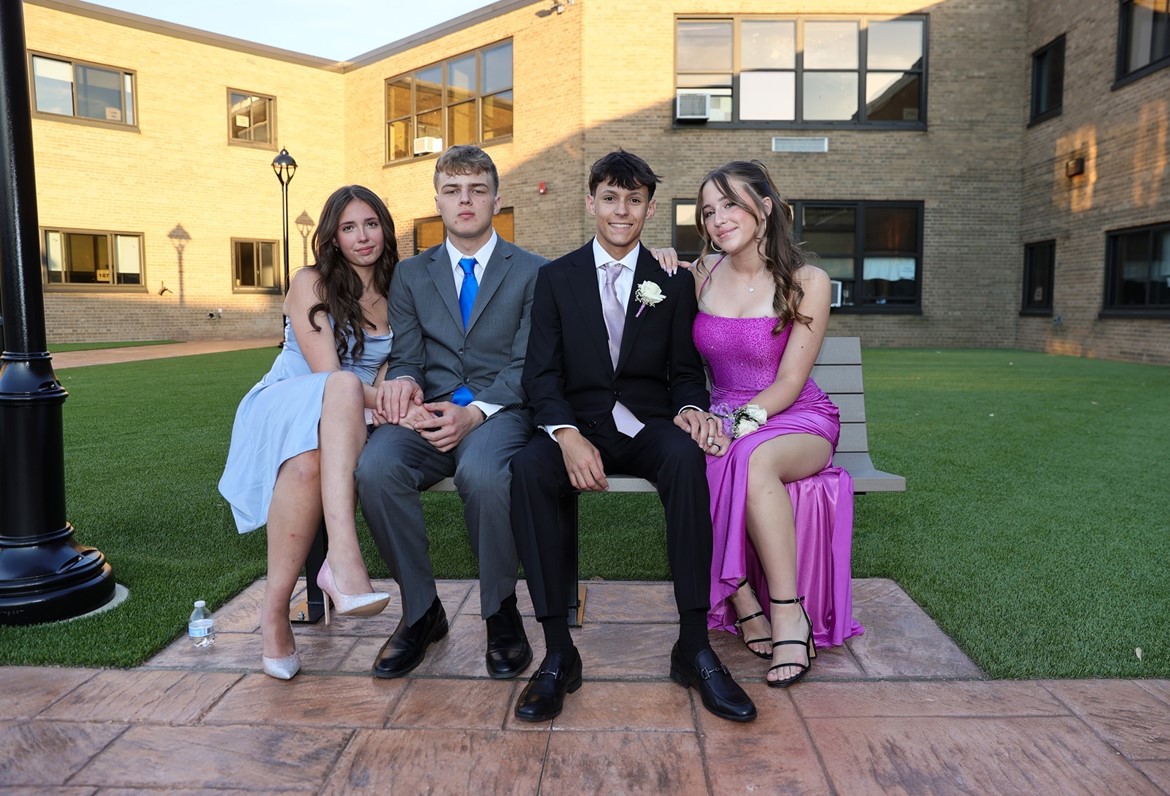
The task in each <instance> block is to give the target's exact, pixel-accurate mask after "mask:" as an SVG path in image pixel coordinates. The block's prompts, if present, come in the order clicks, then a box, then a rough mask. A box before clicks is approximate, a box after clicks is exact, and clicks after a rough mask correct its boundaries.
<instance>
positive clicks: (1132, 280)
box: [1105, 224, 1170, 315]
mask: <svg viewBox="0 0 1170 796" xmlns="http://www.w3.org/2000/svg"><path fill="white" fill-rule="evenodd" d="M1105 310H1106V311H1109V310H1113V311H1115V312H1117V313H1120V314H1132V313H1138V312H1143V311H1144V312H1147V313H1148V312H1151V311H1152V312H1154V313H1155V314H1157V315H1170V224H1159V225H1157V226H1152V227H1142V228H1138V229H1129V230H1123V231H1120V232H1111V233H1109V234H1108V236H1107V237H1106V250H1105Z"/></svg>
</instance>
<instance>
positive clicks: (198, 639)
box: [187, 600, 215, 650]
mask: <svg viewBox="0 0 1170 796" xmlns="http://www.w3.org/2000/svg"><path fill="white" fill-rule="evenodd" d="M187 637H188V638H189V639H191V646H193V647H194V648H195V649H197V650H198V649H206V648H207V647H210V646H211V645H212V644H214V643H215V620H214V619H212V618H211V613H210V612H209V611H208V610H207V603H206V602H204V601H203V600H196V601H195V610H194V611H192V612H191V619H190V620H188V622H187Z"/></svg>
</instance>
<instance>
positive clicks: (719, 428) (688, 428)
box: [674, 409, 731, 456]
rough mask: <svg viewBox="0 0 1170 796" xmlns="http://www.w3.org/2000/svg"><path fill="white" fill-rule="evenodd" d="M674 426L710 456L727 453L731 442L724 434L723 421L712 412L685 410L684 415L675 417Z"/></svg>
mask: <svg viewBox="0 0 1170 796" xmlns="http://www.w3.org/2000/svg"><path fill="white" fill-rule="evenodd" d="M674 424H675V425H676V426H678V427H679V428H681V429H682V430H683V431H685V432H687V434H689V435H690V436H691V439H693V440H694V441H695V444H696V445H698V446H699V447H700V448H702V449H703V452H704V453H706V454H708V455H709V456H722V455H724V454H725V453H727V448H728V446H729V445H730V444H731V440H730V439H729V438H728V436H727V435H726V434H724V433H723V421H722V420H720V419H719V418H718V417H717V416H715V415H713V414H711V413H710V412H702V411H700V410H698V409H685V410H683V412H682V414H679V415H675V418H674Z"/></svg>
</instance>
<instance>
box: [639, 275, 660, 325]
mask: <svg viewBox="0 0 1170 796" xmlns="http://www.w3.org/2000/svg"><path fill="white" fill-rule="evenodd" d="M634 298H636V299H637V300H638V303H639V304H641V305H642V306H641V307H638V311H637V312H636V313H634V317H635V318H637V317H639V316H640V315H641V314H642V310H644V309H646V308H647V307H653V306H654V305H655V304H657V303H658V302H660V301H662V300H663V299H664V298H666V296H665V295H663V293H662V288H660V287H659V286H658V283H657V282H651V281H649V280H647V281H645V282H643V283H642V284H640V285H638V292H637V293H635V294H634Z"/></svg>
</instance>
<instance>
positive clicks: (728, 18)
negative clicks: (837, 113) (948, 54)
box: [671, 14, 930, 130]
mask: <svg viewBox="0 0 1170 796" xmlns="http://www.w3.org/2000/svg"><path fill="white" fill-rule="evenodd" d="M768 21H776V22H793V23H795V25H796V33H795V35H796V50H797V51H796V63H795V66H794V67H793V69H792V70H791V71H792V72H793V73H794V75H795V88H794V91H795V93H794V99H793V102H794V117H795V118H794V119H793V120H792V121H781V120H755V119H753V120H747V121H744V120H741V119H740V106H741V102H742V101H741V96H742V90H741V79H740V78H741V76H742V74H743V73H744V71H745V70H743V69H742V66H741V58H740V55H741V50H742V45H741V41H742V33H741V30H742V23H743V22H768ZM899 21H914V22H920V23H921V25H922V57H921V59H920V60H919V61H918V62H916V64H915V65H914V66H912V67H911V68H909V69H903V70H891V69H882V68H871V67H869V65H868V63H867V55H868V36H869V32H868V31H869V25H870V24H871V23H876V22H899ZM687 22H731V23H732V63H731V98H732V118H731V121H710V120H709V121H707V122H705V123H704V125H703V126H708V127H715V128H718V129H779V130H792V129H798V130H810V129H841V128H844V129H860V130H926V129H927V126H928V121H927V112H928V109H929V103H928V99H927V95H928V88H927V84H928V82H929V72H930V68H929V52H930V16H929V15H928V14H902V15H899V16H885V15H876V14H858V15H849V16H838V15H828V16H818V15H791V14H786V15H780V14H777V15H755V14H718V15H702V14H696V15H690V14H677V15H675V20H674V23H675V24H674V33H675V48H674V49H675V54H674V59H675V63H674V77H675V88H674V95H673V96H674V97H675V98H677V97H678V95H679V94H680V93H704V92H703V90H702V88H693V89H691V90H690V91H689V92H688V87H686V86H680V85H679V83H680V80H679V77H680V76H681V75H703V74H713V73H712V72H710V70H698V69H690V70H686V71H683V70H682V69H681V68H680V63H679V43H678V42H679V35H678V31H679V24H680V23H687ZM808 22H857V23H858V62H857V66H856V67H855V68H851V69H842V70H838V71H848V72H855V73H856V74H857V76H858V80H857V92H858V96H857V112H856V119H850V120H810V121H805V120H803V119H802V114H803V104H804V103H803V95H804V89H803V84H804V80H803V76H804V75H805V74H806V73H815V72H823V71H825V70H824V69H821V68H818V69H806V68H805V66H804V53H803V47H804V44H803V42H804V25H805V24H806V23H808ZM716 71H718V70H716ZM746 71H749V72H751V71H757V70H746ZM763 71H770V70H763ZM779 71H789V70H779ZM893 71H901V72H903V73H904V74H914V75H916V76H917V79H918V117H919V118H918V119H916V120H913V121H898V122H895V121H870V120H869V119H868V118H867V114H868V110H867V107H866V105H867V103H866V83H867V80H866V77H867V75H869V74H870V73H874V74H887V73H891V72H893ZM674 104H675V100H672V102H671V119H672V123H673V127H674V128H676V129H677V128H687V127H692V126H694V125H693V123H691V122H687V121H680V120H679V119H677V118H676V114H675V108H674Z"/></svg>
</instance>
